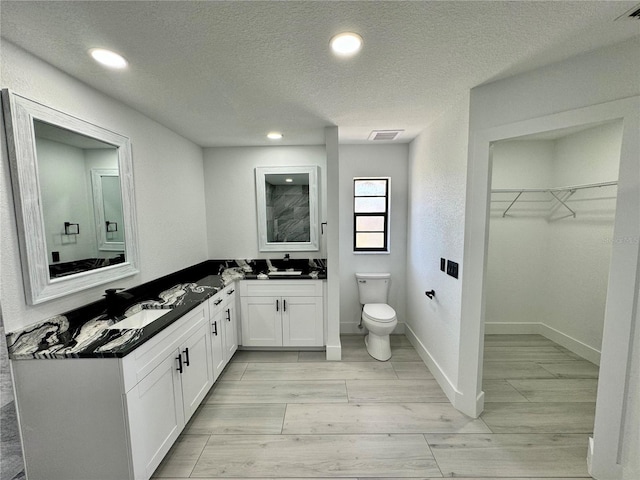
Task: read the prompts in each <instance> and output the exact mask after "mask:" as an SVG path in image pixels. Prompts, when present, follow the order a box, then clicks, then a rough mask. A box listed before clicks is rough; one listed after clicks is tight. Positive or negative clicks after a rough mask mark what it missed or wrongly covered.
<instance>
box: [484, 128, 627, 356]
mask: <svg viewBox="0 0 640 480" xmlns="http://www.w3.org/2000/svg"><path fill="white" fill-rule="evenodd" d="M621 139H622V122H621V121H613V122H608V123H603V124H598V125H589V126H582V127H576V128H571V129H564V130H560V131H553V132H548V133H544V134H536V135H529V136H526V137H519V138H514V139H509V140H503V141H499V142H495V143H493V144H492V165H493V167H492V195H491V216H490V228H489V252H488V263H487V283H486V285H487V291H486V314H485V331H486V333H487V334H490V333H498V334H499V333H506V334H531V333H536V334H540V335H543V336H545V337H547V338H549V339H551V340H553V341H554V342H555V343H557V344H559V345H561V346H563V347H565V348H567V349H569V350H570V351H572V352H574V353H576V354H578V355H580V356H581V357H583V358H585V359H587V360H589V361H590V362H592V363H595V364H596V365H597V364H599V360H600V348H601V343H602V329H603V323H604V311H605V302H606V296H607V282H608V275H609V263H610V257H611V247H612V245H613V242H614V241H616V240H615V239H614V237H613V224H614V217H615V208H616V197H617V180H618V167H619V163H620V148H621Z"/></svg>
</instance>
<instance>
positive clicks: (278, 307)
mask: <svg viewBox="0 0 640 480" xmlns="http://www.w3.org/2000/svg"><path fill="white" fill-rule="evenodd" d="M279 311H280V300H276V312H279Z"/></svg>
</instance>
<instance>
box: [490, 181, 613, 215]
mask: <svg viewBox="0 0 640 480" xmlns="http://www.w3.org/2000/svg"><path fill="white" fill-rule="evenodd" d="M615 185H618V182H617V181H615V182H599V183H586V184H583V185H570V186H566V187H553V188H495V189H492V190H491V193H492V194H493V193H515V194H516V197H515V198H514V199H513V200H512V201H511V203H510V204H509V206H508V207H507V209H506V210H505V211H504V212H503V213H502V216H503V217H505V216H506V215H507V212H508V211H509V210H511V207H513V206H514V205H515V203H516V202H517V201H518V200H519V199H520V197H521V196H522V194H524V193H549V194H550V195H551V196H552V197H553V198H555V199H556V200H557V201H558V202H559V203H560V204H561V205H562V206H563V207H564V208H566V209H567V210H569V212H571V216H573V218H575V217H576V212H575V211H574V210H573V209H572V208H571V207H569V206H568V205H567V204H566V201H567V200H568V199H569V197H571V196H572V195H573V194H574V193H576V192H577V191H578V190H584V189H587V188H602V187H610V186H615Z"/></svg>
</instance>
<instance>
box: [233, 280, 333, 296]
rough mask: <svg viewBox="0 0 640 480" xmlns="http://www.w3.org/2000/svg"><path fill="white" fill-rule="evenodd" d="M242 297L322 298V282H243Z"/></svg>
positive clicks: (241, 286)
mask: <svg viewBox="0 0 640 480" xmlns="http://www.w3.org/2000/svg"><path fill="white" fill-rule="evenodd" d="M240 296H241V297H275V296H277V297H321V296H322V280H292V281H286V280H242V281H241V282H240Z"/></svg>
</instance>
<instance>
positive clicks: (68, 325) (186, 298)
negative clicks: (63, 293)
mask: <svg viewBox="0 0 640 480" xmlns="http://www.w3.org/2000/svg"><path fill="white" fill-rule="evenodd" d="M306 262H307V261H306V260H305V261H304V262H302V261H297V263H296V261H294V260H291V264H289V263H288V262H287V264H286V266H287V267H289V266H294V265H295V267H294V268H299V267H300V266H301V265H305V263H306ZM314 262H320V265H319V266H320V267H321V268H320V269H315V270H314V269H313V268H311V269H309V267H307V269H306V271H305V274H304V275H298V276H296V277H289V276H286V275H285V276H282V277H275V278H273V279H270V280H269V281H278V280H291V279H292V278H296V279H310V278H311V279H323V278H326V271H325V270H324V262H322V261H321V260H319V261H314ZM309 266H312V267H313V265H312V264H311V262H310V261H309ZM269 268H273V267H272V264H271V262H267V261H265V260H255V261H254V260H251V261H245V260H215V261H213V260H209V261H208V262H203V264H200V265H197V266H194V267H190V268H188V269H185V270H184V271H181V272H176V273H175V274H172V275H168V276H166V277H163V278H162V279H158V280H155V281H152V282H148V283H146V284H143V285H140V286H138V287H135V288H132V289H129V290H127V292H130V294H133V298H132V299H131V300H130V302H128V303H129V305H128V306H127V307H126V309H125V310H124V312H123V313H124V314H123V315H121V316H119V317H116V318H113V317H111V316H109V315H108V314H107V311H106V302H105V300H99V301H97V302H94V303H92V304H89V305H87V306H84V307H81V308H78V309H75V310H71V311H69V312H66V313H64V314H60V315H56V316H55V317H52V318H49V319H46V320H44V321H42V322H39V323H37V324H35V325H31V326H29V327H26V328H24V329H22V330H19V331H16V332H11V333H8V334H7V347H8V350H9V358H11V359H12V360H27V359H28V360H32V359H67V358H121V357H124V356H125V355H127V354H128V353H130V352H132V351H133V350H135V349H136V348H137V347H139V346H140V345H142V344H143V343H144V342H146V341H147V340H149V339H150V338H152V337H153V336H155V335H156V334H157V333H158V332H160V331H162V330H163V329H164V328H165V327H167V326H169V325H171V324H172V323H173V322H175V321H176V320H178V319H179V318H181V317H182V316H183V315H184V314H185V313H187V312H189V311H190V310H192V309H193V308H195V307H197V306H198V305H200V304H201V303H202V302H204V301H205V300H207V299H208V298H209V297H211V296H213V295H215V294H216V293H217V292H218V291H219V290H220V289H222V288H223V287H224V286H225V285H228V284H230V283H232V282H233V281H235V280H239V279H258V278H260V277H258V275H260V274H261V273H265V272H268V271H269ZM211 271H217V272H218V275H210V274H208V272H211ZM190 278H197V280H195V281H184V280H185V279H190ZM174 282H175V283H174ZM168 285H171V286H168ZM167 287H168V288H167ZM143 309H167V310H168V312H167V313H166V314H164V315H162V317H160V318H159V319H157V320H155V321H153V322H152V323H150V324H148V325H146V326H144V327H142V328H136V329H126V330H120V329H110V328H109V327H111V326H112V325H114V324H115V323H116V322H118V321H120V320H123V319H124V318H127V317H130V316H132V315H134V314H136V313H138V312H140V311H141V310H143Z"/></svg>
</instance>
